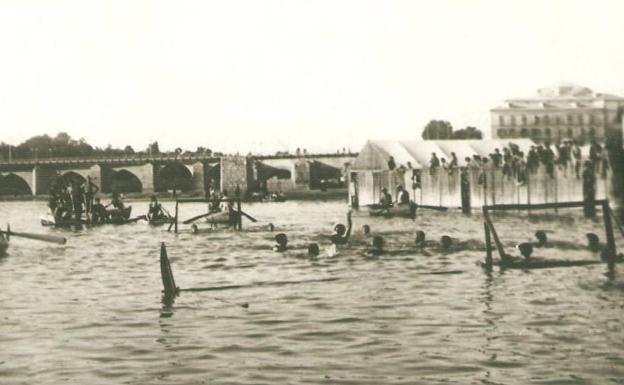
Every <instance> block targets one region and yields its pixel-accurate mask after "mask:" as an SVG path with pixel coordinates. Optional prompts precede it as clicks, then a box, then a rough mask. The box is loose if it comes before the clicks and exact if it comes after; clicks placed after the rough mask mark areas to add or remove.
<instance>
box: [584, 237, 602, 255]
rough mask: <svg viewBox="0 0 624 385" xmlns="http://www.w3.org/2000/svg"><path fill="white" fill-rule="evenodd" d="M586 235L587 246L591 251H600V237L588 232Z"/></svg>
mask: <svg viewBox="0 0 624 385" xmlns="http://www.w3.org/2000/svg"><path fill="white" fill-rule="evenodd" d="M585 236H586V237H587V247H588V248H589V249H590V250H591V251H600V239H599V238H598V236H597V235H596V234H594V233H587V234H585Z"/></svg>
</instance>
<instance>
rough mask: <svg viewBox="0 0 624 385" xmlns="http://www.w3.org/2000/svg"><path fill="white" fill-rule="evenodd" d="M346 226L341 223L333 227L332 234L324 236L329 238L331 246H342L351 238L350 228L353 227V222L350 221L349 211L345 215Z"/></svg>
mask: <svg viewBox="0 0 624 385" xmlns="http://www.w3.org/2000/svg"><path fill="white" fill-rule="evenodd" d="M347 226H348V227H345V225H343V224H342V223H339V224H337V225H336V226H334V234H332V235H329V236H328V235H326V236H325V237H327V238H329V240H330V241H331V243H332V244H334V245H344V244H346V243H347V242H349V236H351V228H352V227H353V222H352V221H351V210H349V212H348V213H347Z"/></svg>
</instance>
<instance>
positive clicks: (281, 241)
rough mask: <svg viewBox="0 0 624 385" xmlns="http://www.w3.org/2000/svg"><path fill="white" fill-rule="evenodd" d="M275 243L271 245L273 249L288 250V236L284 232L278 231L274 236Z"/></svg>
mask: <svg viewBox="0 0 624 385" xmlns="http://www.w3.org/2000/svg"><path fill="white" fill-rule="evenodd" d="M275 243H276V245H275V246H273V251H277V252H278V253H281V252H284V251H286V250H288V237H287V236H286V234H284V233H279V234H277V235H276V236H275Z"/></svg>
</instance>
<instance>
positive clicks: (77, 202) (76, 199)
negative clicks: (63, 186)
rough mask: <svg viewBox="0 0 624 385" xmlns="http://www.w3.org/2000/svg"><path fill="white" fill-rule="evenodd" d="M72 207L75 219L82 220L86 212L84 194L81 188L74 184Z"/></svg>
mask: <svg viewBox="0 0 624 385" xmlns="http://www.w3.org/2000/svg"><path fill="white" fill-rule="evenodd" d="M71 200H72V207H73V209H74V218H76V220H80V218H81V217H82V212H83V210H84V203H85V202H84V192H83V190H82V187H81V186H78V185H77V184H74V186H73V187H72V192H71Z"/></svg>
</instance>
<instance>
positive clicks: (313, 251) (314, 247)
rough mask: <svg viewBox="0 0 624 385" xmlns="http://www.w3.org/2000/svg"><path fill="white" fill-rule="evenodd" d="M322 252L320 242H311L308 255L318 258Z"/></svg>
mask: <svg viewBox="0 0 624 385" xmlns="http://www.w3.org/2000/svg"><path fill="white" fill-rule="evenodd" d="M319 254H320V249H319V245H318V243H310V244H309V245H308V257H310V258H316V257H318V256H319Z"/></svg>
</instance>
